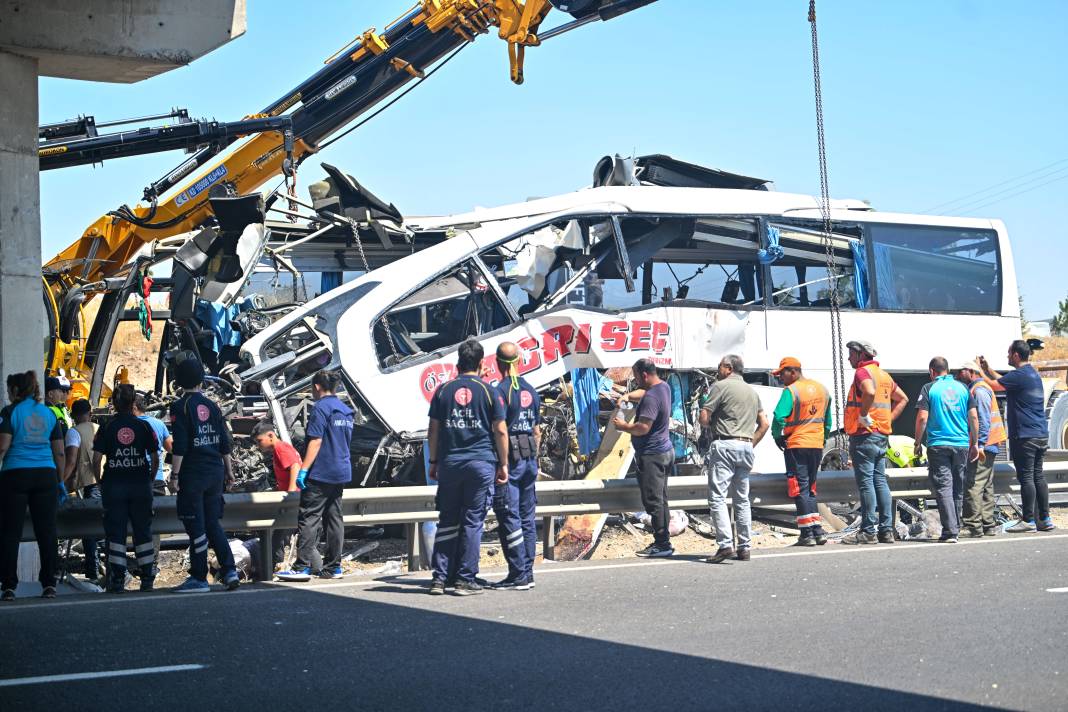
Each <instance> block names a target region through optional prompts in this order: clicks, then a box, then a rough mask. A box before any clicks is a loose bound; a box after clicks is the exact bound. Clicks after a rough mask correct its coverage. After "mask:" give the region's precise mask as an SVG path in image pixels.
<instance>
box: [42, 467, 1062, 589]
mask: <svg viewBox="0 0 1068 712" xmlns="http://www.w3.org/2000/svg"><path fill="white" fill-rule="evenodd" d="M1044 471H1045V473H1046V479H1047V481H1048V483H1049V488H1050V491H1051V492H1068V451H1065V450H1058V451H1050V452H1049V453H1048V454H1047V459H1046V466H1045V468H1044ZM887 474H888V476H889V481H890V490H891V492H892V494H893V496H894V498H895V499H915V498H921V497H932V496H933V493H932V492H931V490H930V488H929V483H928V478H927V468H920V467H917V468H902V469H891V470H888V471H887ZM817 484H818V489H819V499H820V501H821V502H849V501H856V500H857V499H858V495H857V485H856V480H855V479H854V477H853V472H852V470H844V471H843V470H833V471H826V472H821V473H820V474H819V479H818V483H817ZM994 489H995V491H996V492H997V493H998V494H1019V491H1020V486H1019V484H1018V483H1017V482H1016V470H1015V468H1013V466H1012V465H1011V464H1009V463H998V464H997V465H995V468H994ZM436 491H437V488H436V487H380V488H374V489H348V490H345V493H344V495H343V497H342V512H343V516H344V520H345V524H346V525H348V526H378V525H383V524H406V525H408V526H407V528H406V535H407V538H408V557H409V561H408V567H409V569H410V570H415V568H417V566H418V560H419V536H418V534H417V525H418V524H419V523H422V522H432V521H435V520H436V519H437V511H436V508H435V502H434V498H435V494H436ZM537 493H538V506H537V510H536V516H538V517H541V518H543V519H545V527H544V547H545V548H544V552H545V554H544V555H545V557H546V558H552V551H553V546H554V543H555V532H554V530H553V518H554V517H556V516H562V515H569V514H597V513H601V514H610V513H613V512H634V511H639V510H641V509H642V504H641V496H640V494H639V492H638V483H637V480H635V479H634V478H626V479H622V480H568V481H562V482H556V481H549V482H539V483H537ZM225 499H226V507H225V510H224V513H223V519H222V525H223V528H224V529H226V530H227V531H252V532H259V536H260V546H261V559H260V560H261V561H270V556H271V555H270V545H271V531H272V530H274V529H294V528H296V526H297V514H298V510H299V508H300V495H299V494H297V493H286V492H255V493H251V494H228V495H225ZM749 499H750V501H751V502H752V504H754V505H756V506H765V507H769V506H782V505H791V504H792V503H793V500H792V499H790V498H789V497H787V495H786V483H785V475H784V474H782V473H778V474H754V475H752V476H750V478H749ZM668 501H669V503H670V505H671V507H672V508H673V509H703V508H704V507H707V506H708V482H707V480H706V478H705V477H703V476H700V475H697V476H684V477H672V478H670V479H669V480H668ZM175 502H176V498H175V497H156V499H155V505H154V506H155V517H154V519H153V522H152V530H153V533H155V534H182V533H184V532H185V528H184V527H183V526H182V522H181V520H179V519H178V514H177V511H176V509H175ZM102 517H103V505H102V503H101V501H100V500H98V499H95V500H94V499H89V500H83V499H71V500H69V501H68V504H67V505H66V506H64V507H63V509H61V510H60V512H59V516H58V518H57V523H58V530H59V538H61V539H79V538H83V537H91V536H101V535H102V532H103V527H102ZM23 540H24V541H32V540H33V531H32V528H31V527H30V524H29V522H28V521H27V523H26V526H25V527H24V528H23ZM261 568H265V567H261Z"/></svg>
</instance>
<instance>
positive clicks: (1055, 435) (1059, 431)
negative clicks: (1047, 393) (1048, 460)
mask: <svg viewBox="0 0 1068 712" xmlns="http://www.w3.org/2000/svg"><path fill="white" fill-rule="evenodd" d="M1049 446H1050V447H1051V448H1052V449H1054V450H1065V449H1068V391H1066V392H1063V393H1061V394H1060V395H1059V396H1057V399H1056V400H1055V401H1053V407H1052V408H1050V409H1049Z"/></svg>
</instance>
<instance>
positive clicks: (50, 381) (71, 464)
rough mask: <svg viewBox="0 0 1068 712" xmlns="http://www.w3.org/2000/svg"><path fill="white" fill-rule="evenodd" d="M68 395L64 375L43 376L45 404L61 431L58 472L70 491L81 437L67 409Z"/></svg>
mask: <svg viewBox="0 0 1068 712" xmlns="http://www.w3.org/2000/svg"><path fill="white" fill-rule="evenodd" d="M69 395H70V381H69V380H68V379H67V378H66V377H65V376H48V377H47V378H45V405H47V406H48V409H49V410H50V411H52V414H53V415H55V416H56V420H57V421H59V429H60V432H61V433H63V455H64V463H65V465H66V468H65V470H64V471H63V472H62V473H60V474H61V475H62V476H63V482H64V485H67V489H68V491H70V487H69V484H70V481H71V479H72V477H73V475H74V469H75V467H77V465H78V448H79V447H81V444H82V438H81V435H80V434H79V433H78V431H77V430H75V429H74V421H73V420H71V417H70V413H69V412H68V411H67V396H69Z"/></svg>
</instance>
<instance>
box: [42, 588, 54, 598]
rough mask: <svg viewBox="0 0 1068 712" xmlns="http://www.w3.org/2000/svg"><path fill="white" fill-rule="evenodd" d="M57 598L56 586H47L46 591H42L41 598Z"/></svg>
mask: <svg viewBox="0 0 1068 712" xmlns="http://www.w3.org/2000/svg"><path fill="white" fill-rule="evenodd" d="M55 597H56V587H55V586H45V587H44V590H43V591H41V598H55Z"/></svg>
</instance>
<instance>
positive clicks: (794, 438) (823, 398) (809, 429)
mask: <svg viewBox="0 0 1068 712" xmlns="http://www.w3.org/2000/svg"><path fill="white" fill-rule="evenodd" d="M771 373H772V375H774V376H776V377H778V379H779V380H780V381H782V384H783V385H784V386H785V388H783V389H782V395H781V396H779V403H778V405H776V406H775V412H774V414H773V416H772V422H771V436H772V438H774V439H775V444H776V445H778V446H779V449H781V450H782V451H783V454H784V458H785V460H786V493H787V495H788V496H790V497H792V498H793V500H794V506H795V507H796V508H797V528H798V529H799V530H800V531H801V536H800V537H799V538H798V540H797V544H796V546H817V545H820V546H822V545H823V544H826V543H827V536H826V534H824V533H823V527H822V526H821V522H820V513H819V507H818V506H817V504H816V477H817V475H818V474H819V471H820V464H821V463H822V462H823V443H824V442H825V441H826V438H827V435H828V434H829V433H830V432H831V422H832V421H831V396H830V394H829V393H828V392H827V389H826V388H825V387H824V385H823V384H822V383H820V382H818V381H813V380H812V379H809V378H805V376H804V374H803V373H802V372H801V362H800V361H798V360H797V359H796V358H792V357H789V356H788V357H786V358H784V359H783V360H782V361H780V362H779V368H778V369H777V370H775V371H772V372H771Z"/></svg>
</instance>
